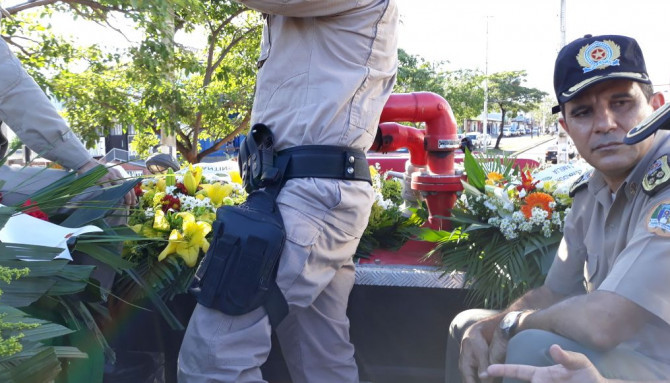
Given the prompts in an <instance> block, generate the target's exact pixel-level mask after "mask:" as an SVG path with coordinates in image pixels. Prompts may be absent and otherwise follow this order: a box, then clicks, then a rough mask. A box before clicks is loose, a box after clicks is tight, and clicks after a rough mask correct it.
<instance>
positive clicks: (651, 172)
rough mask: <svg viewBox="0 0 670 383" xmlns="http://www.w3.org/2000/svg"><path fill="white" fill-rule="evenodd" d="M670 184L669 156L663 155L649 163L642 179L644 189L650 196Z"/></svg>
mask: <svg viewBox="0 0 670 383" xmlns="http://www.w3.org/2000/svg"><path fill="white" fill-rule="evenodd" d="M668 184H670V166H669V165H668V156H667V155H663V156H662V157H660V158H657V159H656V160H655V161H654V162H652V163H651V165H649V167H648V168H647V172H646V173H645V174H644V178H643V179H642V189H643V190H644V192H645V193H647V194H649V195H650V196H652V195H654V194H656V193H658V191H659V190H661V189H663V188H664V187H666V186H667V185H668Z"/></svg>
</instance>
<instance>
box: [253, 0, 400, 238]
mask: <svg viewBox="0 0 670 383" xmlns="http://www.w3.org/2000/svg"><path fill="white" fill-rule="evenodd" d="M240 3H243V4H244V5H246V6H248V7H250V8H253V9H256V10H259V11H261V12H263V13H264V17H265V26H264V30H263V38H262V43H261V54H260V57H259V60H258V66H259V71H258V75H257V83H256V95H255V99H254V106H253V112H252V117H251V122H252V124H255V123H264V124H265V125H267V126H268V127H269V128H270V129H271V130H272V132H273V134H274V138H275V149H276V150H282V149H286V148H289V147H293V146H298V145H336V146H345V147H350V148H354V149H360V150H364V151H365V150H367V149H369V148H370V146H371V145H372V141H373V140H374V137H375V134H376V130H377V125H378V124H379V117H380V115H381V112H382V109H383V107H384V105H385V104H386V101H387V100H388V97H389V96H390V94H391V92H392V90H393V86H394V84H395V79H396V70H397V35H396V28H397V23H398V9H397V6H396V2H395V0H328V1H312V0H282V1H267V0H240ZM372 198H373V197H372V189H371V187H370V185H369V184H368V183H366V182H360V181H356V182H344V181H340V180H328V179H311V178H297V179H291V180H289V181H288V182H287V183H286V185H285V186H284V188H283V189H282V192H281V193H280V195H279V197H278V199H277V200H278V201H279V202H280V203H284V204H287V205H290V206H294V207H296V208H298V209H299V210H301V211H303V212H305V213H307V214H309V215H312V216H314V217H316V218H318V219H320V220H324V221H326V222H328V223H329V224H332V225H334V226H336V227H338V228H340V229H342V230H344V231H346V232H348V233H350V234H352V235H354V236H355V237H360V235H361V234H362V232H363V230H365V226H366V225H367V222H368V215H369V209H370V206H371V205H372V201H373V199H372Z"/></svg>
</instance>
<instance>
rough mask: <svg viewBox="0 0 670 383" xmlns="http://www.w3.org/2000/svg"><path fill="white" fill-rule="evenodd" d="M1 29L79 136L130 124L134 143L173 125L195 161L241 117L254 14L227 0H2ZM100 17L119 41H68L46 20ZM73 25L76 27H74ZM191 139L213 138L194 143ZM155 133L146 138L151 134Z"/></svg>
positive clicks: (230, 133)
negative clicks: (134, 35) (60, 15)
mask: <svg viewBox="0 0 670 383" xmlns="http://www.w3.org/2000/svg"><path fill="white" fill-rule="evenodd" d="M7 11H8V12H9V13H10V14H12V15H13V18H12V19H6V20H3V25H2V26H1V29H0V33H1V34H2V37H3V38H4V39H5V40H6V41H8V42H9V43H10V44H11V45H14V46H15V48H16V52H17V55H18V56H19V58H20V59H21V60H22V62H23V63H24V64H25V65H26V66H27V67H28V68H29V71H30V72H31V74H32V75H33V76H34V77H36V79H37V81H38V83H40V85H41V86H43V88H44V89H45V90H47V91H48V93H49V94H52V95H54V96H55V97H56V98H57V99H58V101H59V102H61V103H62V105H63V112H64V115H65V116H66V118H67V120H68V122H69V123H70V125H71V127H72V128H73V130H75V131H76V132H77V133H78V134H79V135H80V136H81V137H82V138H83V139H84V140H85V142H86V143H87V144H88V145H93V144H94V142H95V141H97V140H98V137H99V136H100V134H101V133H108V132H109V129H112V128H115V127H121V128H122V129H123V130H124V131H128V130H129V129H131V128H134V130H135V132H136V133H137V139H139V140H140V142H138V143H136V145H137V146H138V147H139V148H144V149H146V148H148V147H150V146H151V145H153V143H152V142H141V141H142V140H145V139H148V140H151V139H152V138H151V137H154V136H155V135H157V134H161V133H163V135H168V134H171V135H174V137H175V138H176V147H177V151H178V152H179V153H180V154H181V155H182V157H183V158H184V159H185V160H186V161H188V162H191V163H195V162H200V161H201V160H202V158H203V157H205V156H206V155H208V154H210V153H212V152H214V151H216V150H218V149H219V148H220V147H221V146H223V145H224V144H225V143H227V142H228V141H230V140H231V139H232V138H234V137H235V136H236V135H237V134H239V133H240V132H243V131H244V130H246V128H247V127H248V122H249V119H250V111H251V105H252V100H253V90H254V84H255V70H256V65H255V59H256V57H257V56H258V46H259V38H260V32H261V25H262V19H261V15H260V14H258V13H257V12H254V11H251V10H249V9H247V8H245V7H243V6H241V5H239V4H237V3H235V2H233V1H205V2H202V1H197V0H169V1H167V0H98V1H90V0H68V1H39V2H31V1H27V2H26V3H23V4H19V5H16V6H13V7H8V8H7ZM57 11H58V12H67V13H69V14H71V15H73V16H74V19H73V25H76V23H77V22H78V20H79V19H86V20H93V21H96V22H98V23H100V24H104V25H107V26H108V28H109V29H110V31H111V30H115V31H117V33H118V36H119V39H125V35H124V34H123V31H124V28H126V30H125V31H126V32H128V31H127V28H128V27H125V26H124V27H123V28H121V27H117V26H116V25H115V21H118V19H119V18H121V17H122V18H123V19H124V21H125V22H126V23H130V24H131V28H133V29H136V30H138V31H140V32H141V35H142V38H141V41H139V42H138V43H130V42H129V43H128V44H129V45H130V46H129V47H126V48H116V49H115V50H113V51H110V50H109V48H102V47H100V46H97V45H94V46H90V47H77V46H75V44H74V43H72V42H70V41H68V40H67V39H66V38H64V37H63V36H56V35H55V34H54V33H53V32H52V31H51V28H50V27H49V20H50V16H51V15H52V14H53V13H54V12H57ZM73 29H75V30H76V27H73ZM199 139H210V140H211V141H212V142H213V143H214V145H213V146H212V147H211V148H209V149H206V150H202V149H201V148H200V147H199V145H198V140H199ZM154 140H155V139H154Z"/></svg>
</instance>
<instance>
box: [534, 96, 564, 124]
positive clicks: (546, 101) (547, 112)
mask: <svg viewBox="0 0 670 383" xmlns="http://www.w3.org/2000/svg"><path fill="white" fill-rule="evenodd" d="M556 104H557V102H556V97H554V96H553V95H547V96H545V97H544V98H542V101H541V102H540V104H539V105H538V107H537V108H535V109H534V110H532V111H531V116H533V119H534V120H535V121H537V122H538V124H543V127H545V128H546V127H548V126H554V125H556V124H558V114H552V113H551V108H552V107H553V106H554V105H556Z"/></svg>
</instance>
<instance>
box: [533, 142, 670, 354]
mask: <svg viewBox="0 0 670 383" xmlns="http://www.w3.org/2000/svg"><path fill="white" fill-rule="evenodd" d="M664 154H667V155H670V133H669V132H666V131H659V132H658V133H656V138H655V140H654V144H653V147H652V148H651V150H650V151H649V153H647V155H646V156H645V157H644V158H643V160H642V161H640V163H639V164H638V165H637V166H636V167H635V168H634V169H633V171H632V172H631V173H630V174H629V176H628V177H627V178H626V180H625V181H624V183H623V184H622V185H621V187H620V188H619V190H618V191H617V192H616V194H615V195H614V198H613V197H612V193H611V191H610V189H609V187H608V186H607V184H606V183H605V181H604V180H603V178H602V175H601V174H600V173H599V172H598V171H595V172H594V174H593V175H592V176H591V178H590V179H589V181H588V186H587V187H586V188H583V189H582V190H580V191H578V192H577V194H576V195H575V198H574V202H573V207H572V211H571V212H570V214H569V216H568V218H567V219H566V223H565V231H564V237H563V241H562V243H561V245H560V247H559V251H558V254H557V256H556V258H555V260H554V263H553V264H552V266H551V269H550V270H549V274H548V276H547V279H546V282H545V284H546V285H547V286H548V287H549V288H550V289H551V290H553V291H555V292H558V293H561V294H565V295H575V294H583V293H589V292H591V291H594V290H603V291H610V292H613V293H616V294H618V295H620V296H623V297H625V298H627V299H629V300H631V301H633V302H635V303H637V304H638V305H640V306H641V307H643V308H644V309H646V310H647V311H649V312H650V313H652V314H654V318H653V319H652V320H651V321H649V322H648V323H646V324H645V325H644V326H643V328H642V329H641V330H640V331H639V332H638V333H637V334H636V335H635V336H634V337H633V338H632V339H629V340H628V341H626V342H624V343H623V344H622V345H620V346H619V347H628V348H631V349H634V350H636V351H638V352H640V353H642V354H644V355H647V356H649V357H650V358H652V359H655V360H658V361H661V362H663V363H666V364H669V365H670V352H668V347H670V224H664V223H663V219H662V216H663V215H664V212H665V211H670V186H666V187H664V188H662V189H661V190H660V191H658V192H657V193H656V194H655V195H653V196H650V195H648V194H647V193H645V192H644V191H643V188H642V182H643V180H644V178H645V177H647V175H648V174H649V173H651V171H650V166H653V164H655V163H656V164H658V162H656V160H657V159H658V158H659V157H661V156H662V155H664ZM652 169H653V168H652ZM666 170H668V169H666ZM668 214H670V213H668ZM595 320H597V318H595Z"/></svg>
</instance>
